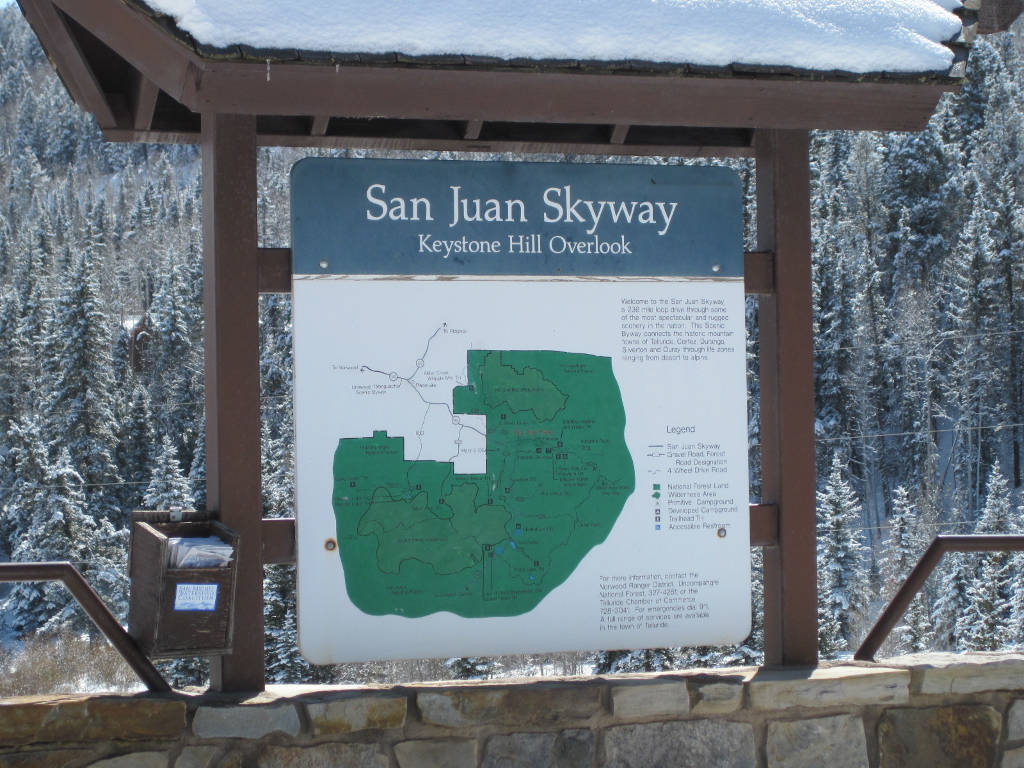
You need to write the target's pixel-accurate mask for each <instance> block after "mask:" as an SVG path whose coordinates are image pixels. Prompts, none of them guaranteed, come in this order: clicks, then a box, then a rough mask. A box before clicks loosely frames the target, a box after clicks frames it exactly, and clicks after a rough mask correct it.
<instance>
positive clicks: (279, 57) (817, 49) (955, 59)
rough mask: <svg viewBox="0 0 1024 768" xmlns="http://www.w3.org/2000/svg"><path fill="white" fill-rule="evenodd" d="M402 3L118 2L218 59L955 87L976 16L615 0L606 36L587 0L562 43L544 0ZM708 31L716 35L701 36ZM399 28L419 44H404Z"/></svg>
mask: <svg viewBox="0 0 1024 768" xmlns="http://www.w3.org/2000/svg"><path fill="white" fill-rule="evenodd" d="M403 1H404V0H381V1H380V2H375V3H372V4H371V3H367V2H366V0H309V2H307V3H305V4H303V5H302V6H301V7H296V6H295V5H294V4H280V3H274V2H272V0H145V2H143V0H129V2H131V3H132V4H133V5H136V6H137V7H139V8H140V9H142V10H144V11H145V12H147V13H148V14H149V15H150V16H152V17H154V18H156V19H157V20H158V21H159V22H160V23H161V24H162V25H163V26H164V27H165V28H167V29H168V30H169V31H170V32H171V33H172V34H173V35H174V36H175V37H176V38H177V39H179V40H180V41H181V42H182V43H184V44H185V45H187V46H189V47H190V48H192V49H194V50H195V51H196V52H197V53H199V54H200V55H201V56H203V57H205V58H211V59H217V60H229V61H230V60H259V61H268V62H275V63H277V62H308V63H315V64H343V65H360V64H363V65H374V66H387V65H401V66H410V65H411V66H416V65H420V66H442V67H452V66H456V67H463V66H465V67H483V68H517V69H522V68H534V69H539V70H575V71H579V70H584V71H591V72H593V71H599V72H600V71H607V72H620V71H636V72H665V73H671V74H677V75H703V76H771V77H780V76H781V77H798V78H801V79H836V80H850V79H857V80H863V79H899V80H906V79H913V80H917V81H919V80H922V79H927V80H944V79H956V78H959V77H962V76H963V73H964V66H965V62H966V58H967V46H966V43H967V42H969V40H970V39H971V37H972V35H971V34H970V33H971V32H973V27H972V25H973V24H974V23H975V22H976V18H977V12H976V11H974V10H967V9H964V8H963V6H962V4H961V1H960V0H834V2H831V3H829V4H828V5H827V6H824V7H823V6H822V4H821V3H820V0H791V1H790V2H788V3H785V4H779V3H777V2H773V0H716V1H715V2H712V0H629V2H630V3H631V5H630V6H629V8H628V10H626V11H624V10H623V4H624V3H623V0H619V2H618V4H616V5H614V8H615V10H616V12H617V16H616V17H615V18H614V21H616V23H617V26H614V27H612V26H611V21H612V19H611V18H610V17H608V13H609V9H610V8H612V6H613V0H589V2H583V3H575V4H573V5H572V6H571V7H570V9H577V10H578V9H580V8H583V9H584V10H585V11H586V12H587V15H586V24H585V25H584V26H583V28H582V30H581V31H580V30H578V31H577V32H576V33H575V34H572V35H567V34H563V33H561V32H560V30H562V29H565V28H567V27H571V25H572V23H573V22H574V21H581V18H582V17H581V16H580V14H579V13H575V14H574V13H569V12H568V11H566V10H565V7H562V8H561V12H560V11H559V6H558V4H557V2H555V0H522V2H520V3H518V4H515V5H514V6H509V5H508V4H507V3H505V4H500V8H499V3H501V0H490V2H491V3H492V4H493V7H494V8H495V9H496V14H497V16H498V17H499V18H498V21H497V22H496V21H495V20H494V19H490V20H489V21H488V20H487V19H488V16H487V13H486V12H484V13H481V8H483V9H484V10H486V9H487V7H488V6H482V4H481V0H449V2H447V3H445V4H443V5H442V4H441V3H440V2H439V0H420V2H419V3H417V4H416V5H415V7H413V6H412V4H409V6H410V7H406V6H405V5H400V3H402V2H403ZM361 5H364V6H365V8H362V10H361V12H360V7H361ZM371 5H372V7H373V8H375V9H378V11H377V12H376V13H373V12H371V11H370V10H368V9H369V8H370V6H371ZM470 5H472V9H470V8H469V6H470ZM463 6H466V7H465V8H463ZM552 7H554V8H555V11H552V10H551V8H552ZM379 9H384V11H385V13H382V12H380V10H379ZM473 9H475V11H474V12H470V11H471V10H473ZM500 9H504V10H500ZM509 9H513V10H509ZM652 9H654V10H653V11H652ZM542 10H543V11H545V12H544V13H541V11H542ZM388 11H390V12H392V13H399V12H400V14H401V18H402V19H403V23H402V24H401V25H396V24H394V23H392V22H391V20H390V17H388V16H387V13H386V12H388ZM826 11H828V12H826ZM531 12H536V13H535V14H534V15H533V16H531V15H530V14H531ZM602 13H603V14H604V15H603V16H602ZM431 14H436V15H431ZM666 14H668V15H667V16H666ZM673 14H674V16H673ZM830 14H831V15H830ZM901 14H904V15H901ZM633 17H636V18H633ZM652 17H653V18H654V22H658V23H654V22H652ZM360 19H362V20H363V21H364V22H366V20H367V19H369V22H367V23H359V21H360ZM425 19H430V20H431V23H430V24H429V25H428V26H427V27H424V24H425V23H426V22H425V21H424V20H425ZM523 19H526V20H527V21H526V22H524V21H523ZM666 19H674V20H675V21H676V22H679V23H680V26H682V29H678V28H677V27H676V26H674V25H671V24H668V23H667V21H666ZM716 19H717V24H713V21H715V20H716ZM482 20H484V21H482ZM683 21H686V22H687V23H686V24H681V22H683ZM602 24H603V25H604V26H602ZM417 25H419V26H417ZM708 28H712V29H713V30H715V31H716V34H714V35H711V36H710V38H711V39H709V36H708V35H707V34H705V33H706V31H707V29H708ZM404 29H410V30H418V31H419V32H420V33H422V34H421V35H419V36H417V35H409V34H406V36H405V37H403V36H402V34H403V33H402V30H404ZM609 29H610V30H611V32H612V33H613V34H610V35H609V34H607V32H608V30H609ZM509 30H514V33H509ZM602 30H604V32H605V33H604V36H602ZM418 37H421V38H422V39H416V38H418ZM465 40H472V41H473V42H472V43H471V44H467V43H465V42H464V41H465ZM227 41H234V42H227ZM453 41H454V42H453ZM499 41H500V42H499ZM455 42H458V43H459V44H458V45H457V46H456V45H455ZM339 43H340V44H342V45H338V44H339ZM345 43H347V45H345ZM339 48H340V50H339ZM451 51H455V52H451ZM570 54H577V55H570ZM670 54H675V55H670Z"/></svg>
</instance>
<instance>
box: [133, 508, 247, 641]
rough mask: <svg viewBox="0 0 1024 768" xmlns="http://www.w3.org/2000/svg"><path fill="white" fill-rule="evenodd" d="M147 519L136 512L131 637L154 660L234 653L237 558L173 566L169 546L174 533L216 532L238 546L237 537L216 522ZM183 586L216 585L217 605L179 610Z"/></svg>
mask: <svg viewBox="0 0 1024 768" xmlns="http://www.w3.org/2000/svg"><path fill="white" fill-rule="evenodd" d="M158 516H159V515H157V516H154V517H158ZM167 516H168V517H169V515H167ZM144 517H145V515H138V514H133V515H132V529H131V530H132V533H131V542H132V543H131V549H130V555H129V574H130V577H131V586H132V589H131V600H130V602H129V607H128V626H129V632H130V633H131V635H132V637H134V638H135V640H136V642H138V644H139V647H140V648H141V649H142V650H143V651H144V652H145V653H146V655H148V656H149V657H150V658H178V657H181V656H213V655H216V654H224V653H229V652H230V650H231V647H232V639H233V630H234V627H233V622H232V614H233V610H234V601H235V586H236V583H237V579H236V576H237V568H236V565H237V558H233V559H232V561H231V563H230V564H229V565H227V566H223V567H215V568H169V567H168V563H167V557H168V555H167V546H168V539H169V538H171V537H175V536H202V537H205V536H216V537H217V538H219V539H220V540H221V541H224V542H226V543H228V544H230V545H231V546H232V549H235V550H237V546H238V535H237V534H236V533H235V532H234V531H232V530H231V529H229V528H227V527H226V526H224V525H223V524H221V523H220V522H218V521H216V520H194V521H189V522H185V521H180V522H171V521H167V522H157V521H156V520H153V521H152V522H150V521H147V520H145V519H143V518H144ZM179 584H210V585H215V586H216V589H217V597H216V605H215V608H214V609H213V610H210V611H178V610H175V601H176V598H177V588H178V585H179Z"/></svg>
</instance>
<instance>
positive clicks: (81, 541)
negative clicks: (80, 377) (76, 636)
mask: <svg viewBox="0 0 1024 768" xmlns="http://www.w3.org/2000/svg"><path fill="white" fill-rule="evenodd" d="M17 429H18V430H19V431H21V432H22V433H23V434H25V435H27V436H29V437H30V439H29V440H26V441H25V442H26V444H28V443H29V442H32V443H34V444H35V446H37V447H33V448H32V449H30V450H29V451H28V452H26V453H22V454H20V455H19V457H18V471H19V474H20V475H21V477H22V481H23V482H22V484H21V487H20V488H19V491H18V493H17V495H16V496H15V498H13V499H12V500H11V502H10V503H9V504H8V507H7V510H6V511H7V513H8V514H15V515H18V516H20V517H22V518H23V519H24V523H23V526H22V530H21V532H20V534H19V535H18V537H17V538H16V539H15V540H14V542H13V547H12V551H11V559H12V560H13V561H14V562H45V561H56V560H70V561H72V562H73V563H78V564H80V565H81V564H84V563H85V562H87V559H88V558H89V557H90V556H91V553H90V545H91V544H92V543H93V541H94V538H95V536H94V534H95V530H96V526H95V523H94V522H93V521H92V520H91V519H90V518H89V516H88V515H87V514H86V504H85V494H84V493H83V490H82V478H81V476H79V474H78V473H77V472H75V470H74V469H72V467H71V458H70V455H69V453H68V451H67V449H66V448H62V449H61V450H60V452H59V454H58V456H57V459H56V460H55V461H53V462H50V461H49V460H48V459H47V458H46V456H45V452H44V451H41V450H39V448H38V447H41V446H43V445H44V443H43V441H42V439H41V438H40V439H38V440H32V439H31V438H39V426H38V423H33V422H29V423H27V424H24V425H19V426H18V427H17ZM4 612H5V613H6V614H8V615H9V618H8V623H9V625H10V626H11V628H12V629H14V630H15V631H16V632H18V633H19V634H27V633H29V632H34V631H36V630H39V629H42V630H43V631H56V630H57V629H60V628H62V627H65V626H68V625H74V626H75V627H76V628H77V629H81V630H87V629H88V628H89V627H88V621H87V619H85V617H84V616H82V615H81V613H80V612H79V611H77V610H76V607H75V600H74V598H73V597H72V596H71V594H70V593H69V592H68V591H67V590H66V589H65V588H64V586H63V585H61V584H59V583H54V582H18V583H16V584H15V585H14V587H13V588H12V589H11V592H10V594H9V595H8V597H7V600H6V601H5V602H4Z"/></svg>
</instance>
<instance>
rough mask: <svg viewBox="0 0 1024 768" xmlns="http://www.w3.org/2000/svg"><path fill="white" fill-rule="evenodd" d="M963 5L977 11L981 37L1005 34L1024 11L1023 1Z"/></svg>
mask: <svg viewBox="0 0 1024 768" xmlns="http://www.w3.org/2000/svg"><path fill="white" fill-rule="evenodd" d="M965 5H966V6H967V7H968V8H976V9H977V11H978V32H980V33H981V34H983V35H984V34H990V33H993V32H1005V31H1006V30H1008V29H1009V28H1010V25H1011V24H1013V22H1014V21H1016V20H1017V17H1018V16H1020V14H1021V12H1022V11H1024V0H983V2H981V3H965Z"/></svg>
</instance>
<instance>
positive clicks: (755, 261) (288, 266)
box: [258, 248, 775, 295]
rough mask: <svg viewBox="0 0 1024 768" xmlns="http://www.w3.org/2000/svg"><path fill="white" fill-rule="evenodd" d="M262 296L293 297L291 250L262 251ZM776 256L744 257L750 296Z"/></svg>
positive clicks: (764, 283) (769, 285)
mask: <svg viewBox="0 0 1024 768" xmlns="http://www.w3.org/2000/svg"><path fill="white" fill-rule="evenodd" d="M258 258H259V270H260V293H291V290H292V250H291V248H260V249H259V257H258ZM774 270H775V254H773V253H771V252H770V251H751V252H749V253H745V254H743V282H744V290H745V291H746V292H747V293H749V294H762V295H769V294H773V293H775V273H774Z"/></svg>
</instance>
